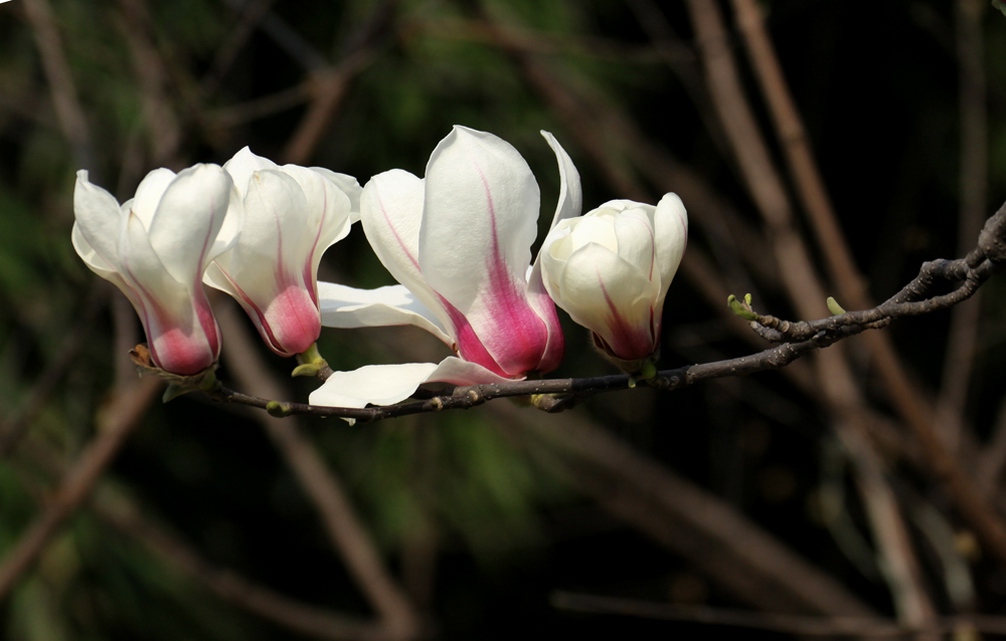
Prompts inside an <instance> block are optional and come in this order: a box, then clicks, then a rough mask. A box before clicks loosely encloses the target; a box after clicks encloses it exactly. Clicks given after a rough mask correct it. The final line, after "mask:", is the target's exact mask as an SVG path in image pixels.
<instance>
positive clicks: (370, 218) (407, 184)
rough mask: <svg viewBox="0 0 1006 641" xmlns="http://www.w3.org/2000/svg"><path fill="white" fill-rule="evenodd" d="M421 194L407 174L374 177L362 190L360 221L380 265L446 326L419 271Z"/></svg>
mask: <svg viewBox="0 0 1006 641" xmlns="http://www.w3.org/2000/svg"><path fill="white" fill-rule="evenodd" d="M424 191H425V185H424V182H423V181H422V180H420V179H419V178H417V177H416V176H414V175H412V174H410V173H409V172H407V171H403V170H401V169H392V170H391V171H386V172H384V173H381V174H378V175H376V176H374V177H373V178H371V179H370V180H369V181H368V182H367V184H366V185H365V186H364V187H363V193H362V194H361V196H360V220H361V222H362V223H363V231H364V233H365V234H366V235H367V240H368V241H369V242H370V246H371V247H372V248H373V249H374V253H375V254H377V257H378V258H379V259H380V260H381V264H383V265H384V267H385V268H386V269H387V270H388V271H389V272H391V275H392V276H394V277H395V280H397V281H398V282H399V283H401V284H403V285H405V286H406V287H407V288H408V289H409V290H410V291H411V292H412V293H413V294H415V296H416V298H418V299H419V300H420V301H422V303H423V305H425V306H426V307H427V308H428V309H430V310H431V311H433V312H434V313H436V314H437V315H438V318H441V322H442V324H443V325H444V326H446V323H447V319H446V318H443V317H442V315H443V314H444V311H443V309H442V305H441V303H440V298H439V296H438V295H437V293H436V292H434V291H433V290H432V289H431V288H430V286H429V284H427V282H426V279H425V278H424V275H423V273H422V272H421V271H420V268H419V230H420V226H421V225H422V222H423V193H424Z"/></svg>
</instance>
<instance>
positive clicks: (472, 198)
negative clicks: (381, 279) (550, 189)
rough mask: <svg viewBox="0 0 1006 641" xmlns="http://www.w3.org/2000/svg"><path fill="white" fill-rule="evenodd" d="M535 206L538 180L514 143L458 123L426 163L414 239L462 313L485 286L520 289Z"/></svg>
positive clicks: (432, 276) (432, 277) (426, 269)
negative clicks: (420, 212)
mask: <svg viewBox="0 0 1006 641" xmlns="http://www.w3.org/2000/svg"><path fill="white" fill-rule="evenodd" d="M538 205H539V191H538V185H537V183H535V180H534V176H533V175H532V174H531V169H530V168H529V167H528V165H527V163H526V162H525V161H524V159H523V158H522V157H521V155H520V154H519V153H518V152H517V150H516V149H514V148H513V147H512V146H511V145H510V144H509V143H507V142H505V141H504V140H502V139H501V138H498V137H496V136H494V135H492V134H489V133H485V132H481V131H475V130H473V129H467V128H465V127H459V126H456V127H455V128H454V131H452V132H451V133H450V134H449V135H448V136H447V137H446V138H444V139H443V140H442V141H441V142H440V144H439V145H437V148H436V149H435V150H434V151H433V155H432V156H430V161H429V164H428V165H427V168H426V194H425V205H424V207H425V209H424V213H423V224H422V229H421V231H420V237H419V264H420V266H421V270H422V273H423V276H424V277H425V279H426V282H428V283H429V285H430V287H432V288H433V289H434V290H436V291H437V292H439V293H440V294H441V295H443V296H444V298H446V299H447V300H448V301H449V302H450V303H451V304H452V305H454V306H455V307H456V308H458V309H459V310H460V311H461V312H462V313H463V314H465V315H468V314H469V312H470V310H471V309H472V308H473V307H474V306H476V305H477V304H478V303H477V301H478V299H479V297H480V296H483V295H484V294H485V291H486V290H487V289H492V290H496V291H498V290H500V289H502V288H504V287H506V286H508V285H510V286H512V287H514V288H515V289H516V288H519V290H520V291H523V290H524V289H525V287H526V282H527V281H526V280H525V278H526V276H525V272H526V270H527V266H528V265H530V264H531V243H533V242H534V239H535V236H536V235H537V231H538V226H537V218H538ZM500 281H504V282H500ZM505 281H509V283H507V282H505Z"/></svg>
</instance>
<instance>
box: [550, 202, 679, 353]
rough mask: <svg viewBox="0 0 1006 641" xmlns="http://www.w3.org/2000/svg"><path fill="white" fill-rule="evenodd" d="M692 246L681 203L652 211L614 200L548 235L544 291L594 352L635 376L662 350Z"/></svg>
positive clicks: (645, 206)
mask: <svg viewBox="0 0 1006 641" xmlns="http://www.w3.org/2000/svg"><path fill="white" fill-rule="evenodd" d="M687 239H688V217H687V215H686V214H685V207H684V205H683V204H682V203H681V199H680V198H678V196H677V195H675V194H667V195H665V196H664V197H663V198H662V199H661V200H660V203H659V204H658V205H657V206H656V207H654V206H653V205H646V204H643V203H637V202H633V201H630V200H612V201H610V202H607V203H605V204H603V205H601V206H600V207H598V208H597V209H595V210H593V211H591V212H588V213H586V214H584V215H583V216H580V217H578V218H569V219H567V220H563V221H562V222H560V223H559V224H558V225H556V226H555V228H554V229H552V231H551V232H549V234H548V236H547V237H546V239H545V242H544V244H543V246H542V250H541V254H542V256H541V260H542V272H543V274H544V281H545V288H546V289H547V290H548V293H549V295H551V296H552V300H554V301H555V303H556V304H557V305H558V306H559V307H561V308H563V309H564V310H566V312H568V313H569V315H570V316H571V317H572V318H573V320H574V321H576V322H577V323H579V324H580V325H583V326H584V327H586V328H587V329H589V330H590V331H591V332H593V339H594V344H595V345H596V346H597V347H598V348H600V349H601V350H603V351H604V352H605V353H606V354H608V355H609V356H611V357H612V358H613V359H615V360H616V362H620V364H621V365H623V366H624V367H625V368H626V369H628V370H629V371H630V372H632V371H635V370H638V367H639V366H641V365H642V363H643V362H644V361H645V360H646V359H648V358H650V356H651V355H653V354H654V353H655V352H656V351H657V349H658V348H659V346H660V324H661V318H662V315H663V307H664V297H665V296H666V295H667V288H668V287H669V286H670V284H671V279H673V278H674V274H675V272H677V270H678V265H680V264H681V257H682V255H683V254H684V251H685V244H686V242H687Z"/></svg>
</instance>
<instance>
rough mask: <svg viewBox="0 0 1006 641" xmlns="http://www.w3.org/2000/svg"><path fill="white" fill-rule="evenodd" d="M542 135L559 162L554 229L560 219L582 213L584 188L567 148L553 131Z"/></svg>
mask: <svg viewBox="0 0 1006 641" xmlns="http://www.w3.org/2000/svg"><path fill="white" fill-rule="evenodd" d="M541 135H542V136H544V137H545V141H546V142H548V146H549V147H551V148H552V151H554V152H555V159H556V160H557V161H558V162H559V202H558V204H557V205H556V206H555V215H554V216H553V217H552V224H551V225H549V227H548V228H549V229H552V228H553V227H555V226H556V224H557V223H558V222H559V221H560V220H565V219H566V218H572V217H573V216H579V215H580V212H581V211H582V210H583V190H582V188H581V187H580V172H579V171H577V170H576V165H574V164H573V160H572V159H571V158H570V157H569V154H567V153H566V150H565V149H563V148H562V145H560V144H559V141H558V140H556V139H555V136H553V135H552V134H551V133H549V132H547V131H544V130H543V131H542V132H541Z"/></svg>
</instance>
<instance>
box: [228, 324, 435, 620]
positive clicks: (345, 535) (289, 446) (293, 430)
mask: <svg viewBox="0 0 1006 641" xmlns="http://www.w3.org/2000/svg"><path fill="white" fill-rule="evenodd" d="M217 319H218V321H219V323H220V327H221V329H222V331H223V332H224V333H225V334H226V335H227V345H228V347H227V350H226V352H225V355H226V357H227V363H228V366H229V367H230V369H231V370H232V371H233V372H234V373H235V376H236V377H237V379H238V380H239V381H240V382H241V385H242V386H244V387H246V388H248V389H257V390H260V391H261V392H262V393H265V394H268V395H274V396H279V395H281V394H282V388H281V387H280V385H279V383H278V382H277V381H276V380H275V379H274V377H273V376H272V375H270V374H269V370H268V368H267V367H266V365H265V363H263V362H262V360H261V358H260V357H259V356H258V351H257V349H258V345H257V344H256V341H255V340H254V338H253V337H252V336H251V335H250V333H249V331H248V329H247V327H246V326H245V325H244V324H243V323H242V322H241V319H239V317H238V312H237V309H236V305H233V304H231V305H226V306H224V307H223V309H221V310H220V312H219V313H218V314H217ZM259 421H260V422H261V423H262V426H263V427H264V428H265V429H266V432H267V433H268V435H269V437H270V438H271V439H272V441H273V443H274V444H275V445H276V447H277V449H278V450H279V451H280V453H282V454H283V456H284V458H285V459H286V461H287V463H288V464H289V465H290V467H291V469H292V470H293V472H294V473H295V474H296V476H297V479H298V480H299V481H300V484H301V486H302V488H303V489H304V491H305V492H306V493H307V495H308V498H310V500H311V501H312V502H313V503H314V505H315V507H316V509H317V510H318V513H319V515H320V516H321V518H322V524H323V525H324V528H325V532H326V534H328V536H329V539H330V541H331V543H332V546H333V547H334V549H335V550H337V551H338V553H339V554H340V556H341V557H342V559H343V560H344V561H345V563H346V566H347V568H348V569H349V572H350V574H351V575H352V576H353V577H354V578H355V580H356V582H357V584H358V585H359V587H360V589H361V590H362V591H363V593H364V594H365V595H366V596H367V598H368V600H369V602H370V604H371V605H372V606H373V608H374V609H375V610H376V611H377V613H378V614H379V616H380V624H381V626H382V628H383V629H384V630H385V631H386V633H387V634H388V636H390V637H393V638H395V639H411V638H414V637H415V636H416V635H417V634H418V632H419V628H420V623H419V620H418V617H417V615H416V613H415V612H414V610H413V608H412V605H411V604H410V603H409V601H408V599H407V598H406V596H405V594H404V592H403V591H402V589H401V588H400V587H399V586H398V585H397V583H396V582H395V580H394V579H393V578H392V576H391V574H390V572H389V571H388V569H387V568H386V567H385V565H384V563H383V561H382V560H381V557H380V554H379V553H378V551H377V548H376V546H375V545H374V542H373V540H372V539H371V537H370V535H369V534H368V533H367V531H366V529H365V528H364V526H363V524H362V523H361V522H360V519H359V517H358V516H357V515H356V512H355V511H354V509H353V506H352V504H351V503H350V501H349V498H348V497H347V496H346V491H345V490H344V489H343V487H342V484H341V483H340V482H339V479H338V478H337V477H336V476H335V474H333V473H332V472H331V471H330V470H329V469H328V468H327V467H326V466H325V463H324V462H323V461H322V459H321V456H320V455H319V454H318V452H317V450H316V449H315V448H314V446H313V445H312V444H311V442H310V441H309V440H308V439H306V438H305V437H304V435H303V434H301V432H300V428H299V426H298V425H297V423H296V422H294V423H291V422H288V421H283V420H281V419H278V418H276V417H274V416H271V415H268V414H260V415H259Z"/></svg>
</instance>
